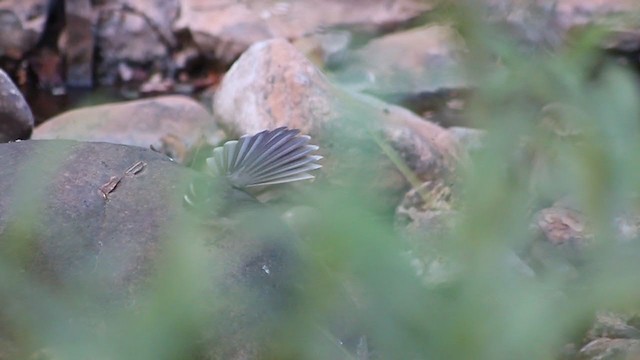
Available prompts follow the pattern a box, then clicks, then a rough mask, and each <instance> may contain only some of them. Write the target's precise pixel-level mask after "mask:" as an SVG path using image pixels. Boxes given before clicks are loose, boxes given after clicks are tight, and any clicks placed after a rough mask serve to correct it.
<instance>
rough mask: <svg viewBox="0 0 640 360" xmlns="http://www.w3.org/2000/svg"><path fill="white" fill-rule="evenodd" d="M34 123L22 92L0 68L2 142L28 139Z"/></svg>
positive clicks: (0, 138)
mask: <svg viewBox="0 0 640 360" xmlns="http://www.w3.org/2000/svg"><path fill="white" fill-rule="evenodd" d="M33 125H34V119H33V114H32V113H31V109H30V108H29V105H28V104H27V102H26V100H25V99H24V97H23V96H22V93H20V90H18V88H17V87H16V86H15V84H14V83H13V81H11V78H10V77H9V75H7V74H6V73H5V72H4V71H2V69H0V142H7V141H13V140H18V139H28V138H29V135H31V131H32V130H33Z"/></svg>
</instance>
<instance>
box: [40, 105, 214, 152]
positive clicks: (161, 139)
mask: <svg viewBox="0 0 640 360" xmlns="http://www.w3.org/2000/svg"><path fill="white" fill-rule="evenodd" d="M218 137H219V133H218V132H217V129H216V126H215V124H214V122H213V118H212V116H211V115H210V114H209V112H207V110H205V108H204V107H203V106H201V105H200V104H199V103H198V102H196V101H195V100H192V99H190V98H188V97H186V96H179V95H174V96H161V97H157V98H149V99H142V100H133V101H129V102H124V103H115V104H106V105H99V106H92V107H87V108H80V109H77V110H71V111H68V112H65V113H62V114H60V115H58V116H56V117H54V118H52V119H49V120H48V121H46V122H44V123H43V124H42V125H40V126H38V127H37V128H36V129H35V130H34V133H33V136H32V138H33V139H69V140H81V141H102V142H110V143H115V144H126V145H134V146H140V147H143V148H149V147H152V148H153V149H156V150H158V151H161V152H163V153H166V154H167V155H169V156H171V157H172V158H174V159H175V160H177V161H179V162H182V161H183V160H185V158H186V156H187V154H188V151H189V150H190V148H191V147H193V146H194V145H195V144H197V143H198V142H199V141H201V139H203V138H204V139H205V140H207V141H210V143H216V142H217V141H218V140H219V138H218Z"/></svg>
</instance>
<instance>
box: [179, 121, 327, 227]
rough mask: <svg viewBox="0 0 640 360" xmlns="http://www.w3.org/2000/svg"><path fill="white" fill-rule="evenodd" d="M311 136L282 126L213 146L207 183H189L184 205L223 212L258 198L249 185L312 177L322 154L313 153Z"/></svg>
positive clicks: (313, 146)
mask: <svg viewBox="0 0 640 360" xmlns="http://www.w3.org/2000/svg"><path fill="white" fill-rule="evenodd" d="M310 139H311V138H310V137H309V136H307V135H300V130H296V129H288V128H286V127H281V128H277V129H275V130H265V131H262V132H259V133H257V134H255V135H244V136H242V137H241V138H240V139H238V140H232V141H228V142H226V143H225V144H224V145H222V146H219V147H216V148H214V149H213V156H212V157H210V158H208V159H207V160H206V162H207V173H208V174H209V175H211V178H210V179H209V181H207V182H209V184H206V182H205V184H203V183H202V181H195V182H192V183H191V185H190V186H189V190H188V192H187V194H186V195H185V196H184V201H185V203H186V205H188V206H189V207H191V208H196V209H202V210H205V211H207V210H208V211H212V210H213V211H214V213H217V214H219V215H221V214H222V215H224V214H228V213H229V211H231V210H232V209H233V208H237V207H238V206H242V205H243V204H245V203H254V202H256V201H257V200H256V199H255V198H254V197H253V196H252V195H250V194H249V193H248V192H246V191H245V190H246V189H248V188H251V187H256V186H265V185H275V184H284V183H290V182H295V181H300V180H310V179H313V178H314V176H313V175H311V174H310V172H311V171H313V170H316V169H319V168H320V167H322V165H320V164H318V163H317V162H318V161H319V160H320V159H322V156H320V155H314V154H313V152H315V151H316V150H318V146H316V145H310V144H308V142H309V140H310ZM212 185H213V186H212Z"/></svg>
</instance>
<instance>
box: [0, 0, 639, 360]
mask: <svg viewBox="0 0 640 360" xmlns="http://www.w3.org/2000/svg"><path fill="white" fill-rule="evenodd" d="M439 15H440V16H441V17H442V18H443V19H446V20H448V21H452V22H453V23H454V24H455V25H456V26H457V27H458V29H459V30H460V33H461V34H462V36H463V37H464V38H465V39H466V41H467V45H468V47H469V49H470V52H469V59H468V64H466V65H467V66H466V68H467V71H468V74H467V75H468V78H469V79H470V81H472V83H473V84H475V85H474V91H473V95H472V96H471V99H470V100H469V104H468V109H467V112H466V117H467V118H468V119H469V121H470V122H471V123H472V124H473V125H474V126H476V127H479V128H482V129H485V130H486V131H487V136H486V138H485V139H484V146H483V148H482V150H480V151H478V152H476V153H474V154H472V157H471V159H470V161H469V162H468V163H467V164H465V165H464V166H463V167H462V168H461V170H460V174H459V176H458V177H459V178H458V179H457V181H456V186H455V188H454V192H455V197H456V202H455V206H456V210H457V211H456V212H455V213H454V214H452V215H451V216H455V226H453V227H451V228H450V229H448V231H445V232H444V233H437V234H435V233H431V232H425V233H424V234H422V235H418V236H416V235H415V234H414V235H412V236H413V237H414V238H415V237H417V239H413V240H411V241H409V239H408V236H406V235H405V234H404V232H403V231H402V230H401V229H397V228H396V227H394V225H393V223H394V222H393V218H392V217H391V216H389V213H388V211H386V210H385V209H384V205H383V204H381V203H379V202H378V200H379V199H378V196H377V195H378V194H377V193H375V192H374V191H373V190H372V189H370V188H368V187H367V186H365V185H366V184H368V183H369V178H368V177H369V176H370V175H364V174H358V173H349V174H343V175H342V176H341V177H340V179H339V180H340V181H336V183H339V184H340V185H339V186H336V185H327V184H322V183H318V184H313V185H308V186H305V187H304V191H303V192H300V191H297V192H295V193H294V194H293V195H291V196H290V197H296V199H297V200H296V202H304V203H308V204H310V205H312V206H313V207H314V208H315V212H314V215H313V217H312V218H311V219H307V221H306V223H305V226H304V229H303V231H302V232H301V238H302V243H301V244H299V249H298V250H299V252H300V254H301V264H299V266H298V267H297V268H296V271H297V272H298V275H299V278H298V279H297V282H298V283H299V285H298V291H296V292H295V293H294V294H293V295H291V296H292V297H293V299H291V300H290V301H291V303H290V304H291V305H290V307H288V308H287V311H284V312H283V313H278V314H277V316H274V317H266V318H261V319H262V321H267V322H268V321H271V322H273V323H272V324H269V325H268V326H267V328H268V329H269V331H270V333H269V334H268V335H269V336H268V338H269V344H268V346H267V350H266V353H261V356H263V357H264V358H273V359H284V358H291V359H299V358H308V359H340V358H343V359H369V358H372V359H377V358H380V359H517V358H521V359H522V358H524V359H549V358H557V357H558V354H559V353H560V351H561V349H562V346H563V345H564V344H566V343H569V342H572V341H580V338H581V337H582V336H583V335H584V332H585V330H586V329H587V328H588V326H589V324H590V322H591V320H592V318H593V315H594V313H595V311H596V310H601V309H611V310H619V311H630V312H634V311H637V310H638V305H640V301H639V299H640V287H638V274H640V261H638V258H639V256H640V248H639V246H640V244H638V242H637V241H636V240H631V241H627V242H622V241H620V240H619V239H618V236H617V234H616V231H615V228H614V226H613V224H614V219H615V218H616V217H617V216H619V215H620V214H623V213H626V212H633V211H636V212H637V209H638V205H640V204H638V190H639V189H638V184H640V182H639V180H640V163H639V159H640V156H639V155H638V154H640V151H639V150H640V148H639V146H640V141H638V135H639V134H640V132H639V131H638V130H639V129H638V121H639V119H640V118H639V109H638V106H639V105H638V104H639V101H638V99H639V98H638V88H637V78H636V76H635V75H634V74H632V73H631V72H630V71H628V70H626V69H623V68H621V67H619V66H617V65H615V64H613V63H612V62H611V61H609V60H607V59H606V58H605V57H604V56H603V54H602V52H601V51H599V50H598V43H599V42H600V41H601V40H602V38H603V37H604V36H606V33H605V32H603V31H601V30H598V29H595V30H593V31H588V32H585V33H584V34H581V35H579V36H576V37H575V38H574V39H571V40H570V41H568V44H567V45H566V46H564V47H562V48H560V49H545V48H538V49H534V50H532V49H527V50H526V51H525V50H523V49H522V47H521V46H520V45H519V44H518V41H517V40H516V39H514V38H513V37H512V36H511V34H509V33H506V32H504V31H501V30H500V29H499V28H496V27H494V26H491V25H489V24H487V23H484V22H482V21H481V19H479V17H478V16H477V14H476V13H475V12H474V11H473V9H471V10H470V9H465V8H464V7H462V5H460V6H451V7H447V8H446V11H443V12H442V13H440V14H439ZM443 19H440V20H443ZM549 111H551V112H553V114H552V115H549ZM554 111H555V112H554ZM547 116H551V117H552V118H553V119H555V120H557V121H558V122H557V123H554V124H552V127H551V130H550V129H549V128H548V127H545V125H544V119H545V117H547ZM558 124H560V125H558ZM557 126H559V127H560V128H561V129H563V130H567V131H568V132H569V133H571V134H577V135H575V139H574V137H573V135H571V136H568V137H563V136H559V135H558V131H556V130H557V129H558V127H557ZM569 138H570V140H568V139H569ZM335 153H339V152H335ZM360 156H365V158H362V159H359V161H360V163H363V164H364V163H367V162H370V161H374V160H372V158H373V157H372V158H366V152H364V154H360ZM30 187H31V188H33V187H32V186H30ZM23 191H25V193H30V191H28V190H23ZM38 195H42V194H38ZM294 195H295V196H294ZM565 197H566V198H570V199H571V201H572V202H574V203H575V204H577V205H576V206H577V207H578V208H580V209H582V210H583V211H584V213H585V214H586V216H587V218H588V219H589V223H590V226H591V230H592V232H593V233H594V234H595V235H594V238H593V240H592V241H591V242H590V244H589V246H587V247H585V248H584V249H581V250H580V254H579V261H575V259H570V258H566V257H563V256H558V255H557V254H554V252H556V249H554V248H545V249H544V250H545V251H546V253H544V252H543V254H542V255H541V256H546V257H548V258H545V259H543V260H544V261H542V263H543V264H544V266H541V267H537V268H536V269H535V271H536V273H535V276H528V275H525V274H523V273H522V272H520V271H518V269H517V267H516V266H513V265H512V264H510V263H509V261H508V258H509V256H510V254H519V255H521V254H525V253H526V252H527V251H528V250H529V248H530V247H531V244H534V243H536V242H540V239H536V235H535V234H534V232H532V231H531V229H530V226H529V224H530V223H531V221H532V216H533V214H534V213H535V212H536V211H537V210H539V209H541V208H543V207H546V206H549V205H550V204H551V203H552V202H553V201H556V200H559V199H560V198H565ZM301 199H302V201H300V200H301ZM274 209H276V210H278V208H277V207H274ZM268 211H272V210H268ZM25 218H29V217H25ZM30 219H31V220H30V221H36V220H32V218H30ZM187 224H188V222H186V221H185V222H181V221H179V219H178V220H176V222H175V223H171V224H167V233H168V235H167V239H165V246H166V249H167V251H165V252H164V255H163V256H162V257H161V259H159V261H158V264H157V269H156V270H157V271H156V272H155V274H154V275H152V276H151V279H150V280H149V282H148V285H149V286H148V287H147V288H146V289H145V290H144V291H141V292H139V293H136V294H135V297H134V298H133V299H132V300H131V301H132V302H133V303H135V305H131V306H126V307H121V306H110V305H109V304H103V303H100V302H96V303H94V302H92V300H91V299H93V298H94V297H98V296H99V294H100V289H99V288H98V289H96V288H93V287H92V286H90V285H87V284H91V280H90V279H88V280H87V279H84V280H83V281H80V282H78V283H77V284H70V285H68V286H64V287H54V288H51V287H48V286H44V285H42V284H41V283H40V282H38V281H35V280H34V279H33V278H31V277H30V276H29V275H27V274H25V273H24V272H22V271H21V269H20V266H19V263H18V262H15V261H9V257H10V255H11V253H10V252H3V253H2V256H3V257H2V259H3V260H2V261H1V262H0V294H2V295H0V306H2V311H1V312H0V314H1V315H2V316H1V317H2V319H3V321H4V323H5V324H10V326H6V329H5V330H4V334H5V335H7V336H8V337H10V338H12V339H18V344H17V345H13V348H15V349H18V350H15V352H11V351H13V350H11V351H10V348H9V347H8V346H9V345H7V348H6V349H9V350H1V349H0V358H1V357H2V356H1V355H5V354H9V355H6V356H10V355H11V354H16V353H17V354H19V357H23V356H25V357H27V356H30V357H31V358H33V359H40V358H52V359H154V360H155V359H188V358H196V357H199V356H204V357H206V356H207V350H205V349H206V345H205V344H206V343H207V341H212V340H211V339H213V338H215V337H216V334H217V331H220V330H219V329H218V330H215V328H216V321H218V319H219V316H218V315H216V312H215V311H212V309H218V308H222V309H225V308H226V307H225V306H228V304H226V305H225V304H220V303H219V302H221V301H224V299H225V298H224V296H223V295H224V294H223V293H221V292H220V290H216V289H215V287H214V286H211V284H210V283H209V282H208V281H203V280H202V279H205V278H208V277H209V276H210V274H209V272H211V271H212V269H215V266H213V267H212V266H211V264H208V263H207V261H208V259H209V258H208V257H206V256H204V255H203V253H204V252H203V246H204V245H203V244H202V243H200V242H198V241H191V240H192V239H197V238H200V237H202V234H195V233H194V231H195V230H194V229H193V228H192V227H190V226H188V225H187ZM243 225H244V226H251V224H243ZM25 226H26V228H27V229H28V226H27V225H25ZM16 231H17V232H16V233H15V234H13V237H12V240H13V241H16V239H22V238H23V237H24V236H27V235H28V234H27V232H28V231H27V230H24V229H22V230H20V229H18V230H16ZM4 240H5V239H3V241H4ZM416 243H418V244H420V245H419V246H416ZM3 251H4V250H3ZM20 251H25V249H21V250H20ZM434 256H436V257H440V258H444V259H446V261H447V262H449V263H451V264H453V265H452V266H451V269H450V270H449V271H450V273H449V274H448V277H447V281H445V282H443V283H438V284H431V283H429V282H425V279H424V278H423V276H419V275H417V274H416V269H415V268H414V267H412V266H411V264H412V259H418V260H420V259H427V258H430V257H434ZM245 295H246V296H248V297H251V296H252V294H251V291H249V292H248V293H247V294H245ZM98 303H99V304H100V305H99V306H98V305H96V304H98ZM254 306H260V303H259V302H258V303H257V305H256V304H254ZM79 319H83V320H79ZM221 323H222V322H221ZM248 324H250V326H255V327H256V328H259V327H261V326H263V325H261V324H260V323H259V322H258V321H257V322H255V323H252V322H251V321H250V320H249V321H248ZM225 326H226V325H225ZM212 329H214V330H212ZM241 331H244V330H241ZM247 341H248V342H249V340H247ZM212 342H213V343H215V341H212ZM1 346H2V344H0V347H1ZM3 351H5V352H4V353H3ZM249 355H251V352H250V351H249Z"/></svg>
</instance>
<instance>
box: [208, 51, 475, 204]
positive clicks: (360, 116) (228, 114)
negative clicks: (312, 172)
mask: <svg viewBox="0 0 640 360" xmlns="http://www.w3.org/2000/svg"><path fill="white" fill-rule="evenodd" d="M213 109H214V116H215V118H216V120H217V121H218V123H220V124H221V125H222V126H223V127H224V128H225V129H226V130H228V131H229V133H230V134H233V135H241V134H245V133H255V132H258V131H261V130H264V129H272V128H276V127H279V126H289V127H293V128H298V129H301V130H302V132H303V133H307V134H309V135H311V136H312V137H314V138H315V139H314V140H315V141H318V142H319V143H320V145H321V148H322V149H324V150H325V151H327V152H331V149H332V148H334V144H333V139H336V138H337V137H336V136H334V135H338V137H342V138H343V139H345V141H351V140H349V139H352V140H356V139H368V140H369V141H372V139H373V137H372V134H373V133H377V132H378V131H380V130H382V133H383V134H384V136H383V138H384V139H385V140H386V141H388V142H389V143H390V145H391V147H392V148H393V149H394V150H395V151H396V152H397V153H398V154H399V156H400V158H401V159H402V160H404V161H405V162H406V163H407V164H408V166H409V168H410V169H411V170H413V171H414V172H415V175H416V176H417V177H418V178H419V179H424V180H428V179H432V178H436V177H440V176H446V174H450V173H451V172H452V171H453V169H454V168H455V165H456V164H457V161H458V159H459V158H460V157H462V156H464V154H465V153H464V151H463V150H462V149H461V147H460V146H459V144H458V143H457V141H456V140H455V139H454V138H453V137H452V136H451V134H449V133H448V132H447V131H446V130H444V129H442V128H441V127H439V126H438V125H436V124H433V123H430V122H428V121H425V120H423V119H422V118H420V117H419V116H417V115H416V114H414V113H412V112H410V111H408V110H406V109H403V108H400V107H397V106H393V105H389V104H386V103H384V102H382V101H380V100H377V99H375V98H372V97H368V96H365V95H359V94H355V93H350V92H348V91H345V90H343V89H341V88H339V87H337V86H335V85H333V84H331V83H330V82H329V81H328V80H327V78H326V76H325V75H324V74H322V72H321V71H320V70H318V69H317V68H316V67H315V66H314V65H313V64H312V63H311V62H310V61H309V60H307V59H306V58H305V57H304V56H303V55H302V54H301V53H300V52H298V50H297V49H296V48H295V47H294V46H292V45H291V44H289V43H288V42H287V41H285V40H282V39H274V40H267V41H264V42H261V43H257V44H255V45H253V46H252V47H251V48H249V50H247V51H246V52H245V53H244V54H243V55H242V56H241V57H240V59H238V61H236V63H234V65H233V66H232V67H231V69H230V70H229V72H228V73H227V74H226V76H225V77H224V79H223V81H222V83H221V85H220V88H219V90H218V92H217V93H216V94H215V96H214V105H213ZM354 144H355V143H354ZM379 146H383V145H382V144H379ZM376 147H378V146H376V145H373V148H371V149H370V150H371V151H369V150H366V149H364V148H361V149H359V146H358V145H353V146H352V147H351V149H352V150H354V151H364V152H368V155H369V156H374V155H373V152H381V150H380V148H378V149H377V150H375V148H376ZM337 152H338V154H337V155H340V156H345V155H346V154H345V152H344V151H342V152H341V150H338V151H337ZM387 155H389V154H387ZM381 156H382V155H381ZM335 157H336V156H333V157H328V158H335ZM383 157H384V156H383ZM374 158H375V157H374ZM378 159H379V158H378ZM329 160H330V159H329ZM347 162H348V161H347ZM371 162H373V163H378V162H377V161H376V160H372V159H371ZM327 168H328V167H327ZM393 177H395V175H393V172H387V173H386V176H385V177H384V178H385V180H384V181H387V179H390V178H393ZM400 181H401V182H403V181H404V180H401V179H400ZM394 206H395V205H394Z"/></svg>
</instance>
